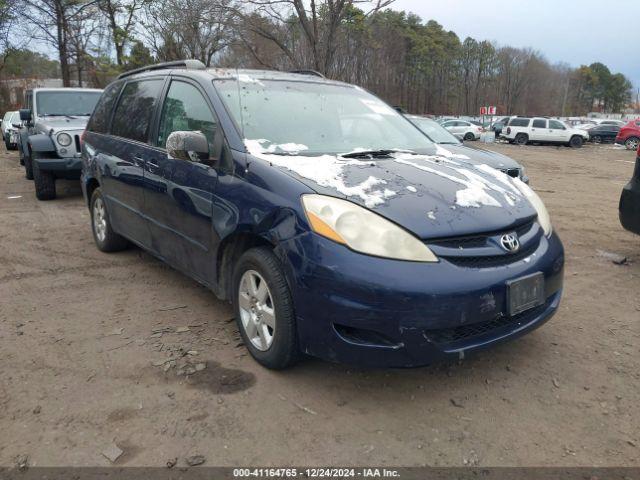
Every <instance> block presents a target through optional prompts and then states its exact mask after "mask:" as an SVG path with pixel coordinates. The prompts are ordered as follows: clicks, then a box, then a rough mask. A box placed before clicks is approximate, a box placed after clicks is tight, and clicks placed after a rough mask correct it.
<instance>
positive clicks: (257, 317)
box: [232, 247, 300, 370]
mask: <svg viewBox="0 0 640 480" xmlns="http://www.w3.org/2000/svg"><path fill="white" fill-rule="evenodd" d="M232 285H233V287H232V288H233V306H234V311H235V315H236V321H237V323H238V329H239V330H240V334H241V335H242V339H243V340H244V343H245V345H246V346H247V349H248V350H249V353H250V354H251V356H252V357H253V358H254V359H255V360H256V361H257V362H258V363H260V364H261V365H263V366H265V367H267V368H271V369H275V370H280V369H283V368H287V367H290V366H292V365H294V364H295V363H296V362H297V361H298V357H299V354H300V352H299V349H298V340H297V334H296V321H295V314H294V309H293V300H292V298H291V292H290V291H289V286H288V285H287V281H286V279H285V276H284V272H283V270H282V267H281V266H280V262H279V261H278V259H277V258H276V256H275V255H274V254H273V252H272V251H271V250H270V249H268V248H265V247H258V248H252V249H251V250H248V251H247V252H245V253H244V254H243V255H242V257H240V260H239V261H238V263H237V264H236V267H235V269H234V273H233V283H232Z"/></svg>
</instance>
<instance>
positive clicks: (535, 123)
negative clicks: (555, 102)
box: [533, 118, 547, 128]
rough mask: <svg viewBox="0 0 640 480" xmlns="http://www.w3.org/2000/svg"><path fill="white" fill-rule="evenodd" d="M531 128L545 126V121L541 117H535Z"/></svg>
mask: <svg viewBox="0 0 640 480" xmlns="http://www.w3.org/2000/svg"><path fill="white" fill-rule="evenodd" d="M533 128H547V121H546V120H542V119H541V118H536V119H535V120H534V121H533Z"/></svg>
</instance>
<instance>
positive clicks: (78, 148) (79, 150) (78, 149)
mask: <svg viewBox="0 0 640 480" xmlns="http://www.w3.org/2000/svg"><path fill="white" fill-rule="evenodd" d="M73 138H74V141H75V144H76V152H77V153H80V152H81V151H82V148H81V147H80V136H79V135H75V136H74V137H73Z"/></svg>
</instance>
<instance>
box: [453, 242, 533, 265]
mask: <svg viewBox="0 0 640 480" xmlns="http://www.w3.org/2000/svg"><path fill="white" fill-rule="evenodd" d="M536 248H538V245H537V244H533V245H531V246H530V247H528V248H525V249H523V250H520V251H518V252H516V253H505V254H504V255H485V256H481V255H477V256H464V257H453V256H443V257H442V258H444V259H445V260H446V261H447V262H449V263H453V264H454V265H457V266H458V267H464V268H491V267H501V266H503V265H509V264H510V263H514V262H518V261H520V260H523V259H525V258H527V257H528V256H529V255H531V254H532V253H533V252H535V251H536Z"/></svg>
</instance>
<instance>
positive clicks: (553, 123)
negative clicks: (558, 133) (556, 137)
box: [549, 120, 566, 130]
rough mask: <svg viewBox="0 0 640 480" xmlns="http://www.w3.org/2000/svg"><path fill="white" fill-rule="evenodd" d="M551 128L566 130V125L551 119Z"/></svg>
mask: <svg viewBox="0 0 640 480" xmlns="http://www.w3.org/2000/svg"><path fill="white" fill-rule="evenodd" d="M549 128H551V129H553V130H566V129H565V127H564V125H563V124H562V123H560V122H559V121H557V120H549Z"/></svg>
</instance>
